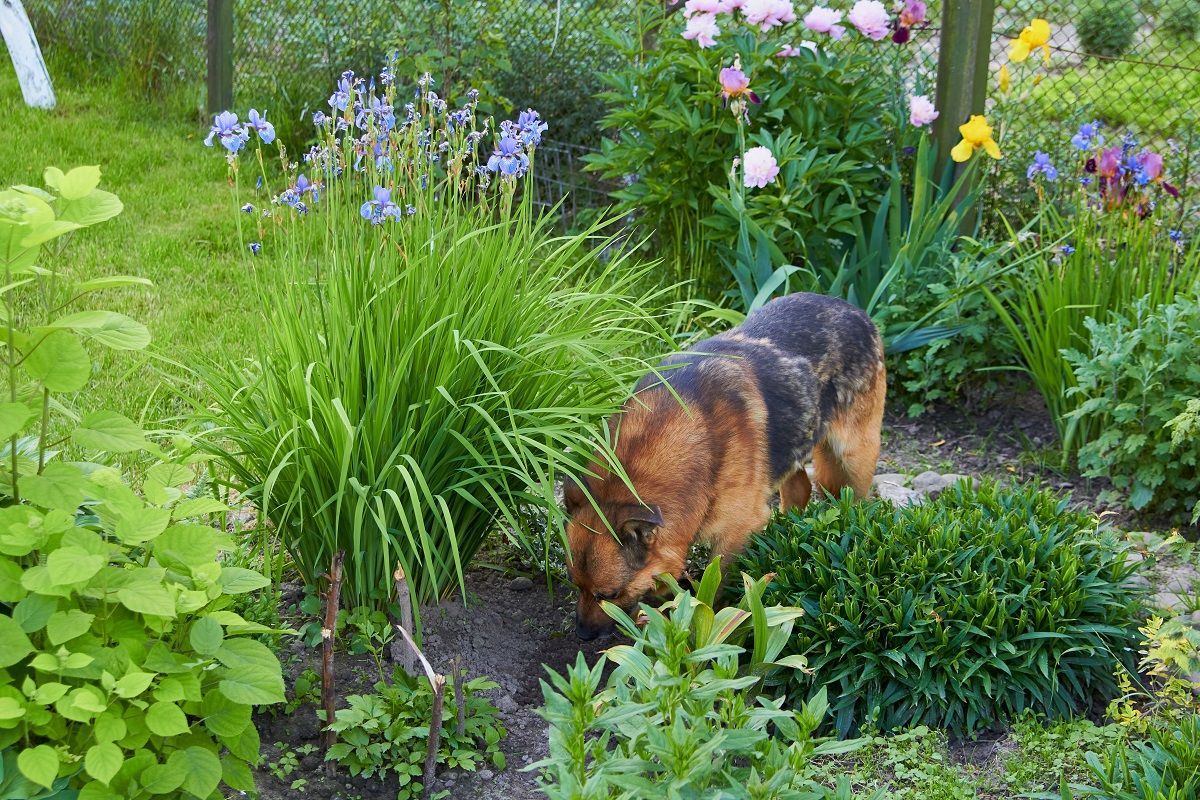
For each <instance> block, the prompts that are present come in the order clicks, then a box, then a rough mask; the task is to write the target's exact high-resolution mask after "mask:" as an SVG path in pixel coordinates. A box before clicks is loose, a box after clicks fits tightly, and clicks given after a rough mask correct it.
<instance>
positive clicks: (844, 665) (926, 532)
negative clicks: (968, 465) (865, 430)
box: [738, 482, 1138, 735]
mask: <svg viewBox="0 0 1200 800" xmlns="http://www.w3.org/2000/svg"><path fill="white" fill-rule="evenodd" d="M738 566H739V568H741V569H744V570H746V571H747V572H749V573H750V574H757V575H766V574H769V573H774V574H775V578H774V580H773V581H772V582H771V584H770V585H769V586H768V588H767V591H766V594H765V596H764V602H767V601H773V602H782V603H787V604H789V605H797V606H800V607H801V608H803V609H804V611H805V614H804V616H803V617H801V618H800V619H798V620H797V621H796V623H795V630H794V632H793V635H792V638H791V641H790V642H789V644H788V647H787V650H786V652H788V653H792V654H797V655H803V656H805V657H806V658H807V659H808V661H809V666H810V669H809V670H806V671H803V672H793V673H791V674H790V675H789V676H787V680H786V681H785V682H784V689H785V690H786V692H787V694H788V696H789V697H791V698H793V700H798V699H800V698H803V697H806V696H808V695H809V694H810V693H812V692H813V691H816V690H817V689H818V688H823V689H826V690H828V691H829V694H830V696H831V697H833V698H834V699H833V701H832V711H833V714H834V718H835V724H836V727H837V730H838V731H839V733H841V734H842V735H849V734H852V733H853V732H854V731H856V730H857V729H859V728H860V727H861V726H863V725H866V724H871V725H874V726H876V727H877V728H879V729H880V730H885V731H886V730H890V729H893V728H899V727H907V726H911V725H920V724H924V725H929V726H936V727H940V728H944V729H946V730H948V731H950V732H966V733H971V732H975V731H979V730H981V729H983V728H986V727H987V726H989V725H991V724H993V723H996V722H1001V721H1003V720H1005V719H1008V718H1010V717H1013V716H1015V715H1017V714H1019V713H1020V712H1022V711H1024V710H1026V709H1031V710H1034V711H1036V712H1038V713H1044V714H1046V715H1049V716H1051V717H1065V716H1068V715H1070V714H1072V713H1073V712H1075V711H1077V710H1078V709H1080V708H1081V707H1084V706H1085V705H1086V704H1087V703H1088V702H1089V701H1090V700H1091V699H1092V698H1093V697H1094V696H1095V695H1101V696H1111V695H1112V693H1113V691H1114V689H1115V684H1114V680H1113V675H1112V673H1113V669H1114V668H1115V667H1116V666H1117V665H1119V664H1121V663H1126V662H1130V660H1131V655H1130V654H1129V651H1128V649H1127V648H1128V647H1129V645H1130V644H1131V643H1132V642H1133V641H1134V639H1133V636H1134V633H1133V623H1134V619H1135V615H1136V613H1137V610H1138V590H1137V589H1135V588H1133V587H1131V586H1129V585H1128V584H1127V583H1126V581H1127V579H1128V578H1129V577H1130V576H1131V575H1132V573H1133V571H1134V570H1135V568H1136V567H1135V566H1133V565H1131V564H1128V563H1127V562H1126V560H1125V548H1124V547H1122V546H1121V545H1120V543H1119V542H1118V541H1117V539H1116V537H1115V536H1114V535H1113V534H1112V533H1110V532H1108V531H1105V530H1102V529H1099V530H1098V529H1097V527H1096V523H1095V521H1094V520H1093V519H1092V518H1091V517H1089V516H1088V515H1086V514H1083V513H1079V512H1073V511H1068V510H1067V501H1066V500H1060V499H1058V498H1056V497H1054V496H1053V495H1052V494H1050V493H1048V492H1040V491H1038V490H1037V489H1036V488H1033V487H1026V488H1020V489H1014V490H1005V489H1001V488H999V487H998V486H997V485H995V484H993V483H985V484H983V485H981V486H979V487H978V488H975V487H973V486H972V485H971V484H970V483H969V482H964V483H961V484H959V485H958V486H956V487H953V488H950V489H947V490H946V491H944V492H942V494H941V495H939V496H938V498H937V499H935V500H932V501H930V502H928V503H925V504H922V505H919V506H903V507H900V508H896V507H895V506H893V505H892V504H891V503H890V502H888V501H884V500H876V501H871V502H867V503H856V502H854V501H853V499H852V498H851V497H850V495H849V493H846V494H844V495H843V496H842V497H841V498H840V499H838V500H835V501H833V502H829V503H815V504H813V505H810V506H809V507H808V508H807V509H805V511H804V513H802V514H795V513H793V514H791V515H789V516H787V517H779V518H777V519H776V520H775V521H773V522H772V524H771V525H769V526H768V528H767V529H766V531H765V532H764V533H763V534H761V535H760V536H758V537H757V538H755V539H754V540H753V541H752V542H751V544H750V545H749V547H748V548H747V550H746V552H745V554H744V555H743V556H742V558H741V559H740V560H739V562H738Z"/></svg>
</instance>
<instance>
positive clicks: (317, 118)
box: [313, 111, 328, 128]
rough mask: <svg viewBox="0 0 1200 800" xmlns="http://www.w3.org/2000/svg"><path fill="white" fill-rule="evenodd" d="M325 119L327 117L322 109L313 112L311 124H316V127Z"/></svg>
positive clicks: (322, 123)
mask: <svg viewBox="0 0 1200 800" xmlns="http://www.w3.org/2000/svg"><path fill="white" fill-rule="evenodd" d="M326 119H328V118H327V117H326V116H325V112H324V111H314V112H313V125H316V126H317V127H318V128H319V127H321V126H322V125H324V124H325V120H326Z"/></svg>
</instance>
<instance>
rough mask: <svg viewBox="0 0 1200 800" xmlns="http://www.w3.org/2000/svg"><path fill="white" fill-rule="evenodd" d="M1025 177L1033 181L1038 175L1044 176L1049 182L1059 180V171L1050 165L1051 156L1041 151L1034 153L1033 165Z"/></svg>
mask: <svg viewBox="0 0 1200 800" xmlns="http://www.w3.org/2000/svg"><path fill="white" fill-rule="evenodd" d="M1025 175H1026V177H1027V178H1028V179H1029V180H1033V179H1034V178H1036V177H1037V176H1038V175H1044V176H1045V177H1046V180H1048V181H1056V180H1058V170H1057V169H1055V168H1054V165H1053V164H1051V163H1050V156H1049V155H1047V154H1046V153H1043V152H1042V151H1041V150H1039V151H1037V152H1036V153H1034V155H1033V163H1032V164H1030V165H1029V170H1028V171H1027V172H1026V173H1025Z"/></svg>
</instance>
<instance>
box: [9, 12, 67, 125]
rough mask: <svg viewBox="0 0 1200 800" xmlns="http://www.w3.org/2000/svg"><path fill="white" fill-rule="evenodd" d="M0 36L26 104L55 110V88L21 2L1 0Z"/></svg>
mask: <svg viewBox="0 0 1200 800" xmlns="http://www.w3.org/2000/svg"><path fill="white" fill-rule="evenodd" d="M0 33H2V34H4V43H5V44H6V45H8V52H9V54H10V55H11V56H12V62H13V66H14V67H16V68H17V82H18V83H20V84H21V94H23V95H24V96H25V104H26V105H28V106H32V107H34V108H54V87H53V86H51V85H50V73H49V72H48V71H47V70H46V62H45V61H43V60H42V49H41V48H40V47H38V43H37V37H36V36H35V35H34V33H33V26H32V25H30V24H29V17H28V16H26V14H25V7H24V6H22V5H21V0H0Z"/></svg>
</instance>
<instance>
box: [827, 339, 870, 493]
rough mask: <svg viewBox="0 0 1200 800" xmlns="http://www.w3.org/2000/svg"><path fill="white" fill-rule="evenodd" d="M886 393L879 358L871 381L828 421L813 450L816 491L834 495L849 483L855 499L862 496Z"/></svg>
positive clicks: (865, 487) (866, 487)
mask: <svg viewBox="0 0 1200 800" xmlns="http://www.w3.org/2000/svg"><path fill="white" fill-rule="evenodd" d="M886 393H887V374H886V372H885V370H884V366H883V362H882V361H881V362H880V363H879V369H878V371H877V372H876V373H875V377H874V379H873V380H872V381H871V385H870V386H869V387H868V388H867V390H866V391H864V392H863V393H862V394H860V395H859V396H858V397H857V398H855V400H854V403H853V404H852V405H851V406H850V407H849V408H847V409H846V410H845V411H844V412H842V413H841V414H840V415H838V416H837V417H836V418H834V419H833V420H831V421H830V424H829V429H828V430H827V431H826V434H825V439H824V440H823V441H822V442H821V443H820V444H818V445H817V447H816V450H814V451H813V465H814V467H815V477H816V482H817V486H818V488H819V490H820V491H823V492H828V493H829V494H832V495H837V494H839V493H840V492H841V491H842V489H844V488H845V487H847V486H849V487H850V488H851V489H853V490H854V494H855V495H856V496H857V497H858V499H860V500H862V499H864V498H866V496H867V493H868V492H869V491H870V490H871V480H872V478H874V476H875V467H876V465H877V464H878V462H879V449H880V433H881V431H882V429H883V404H884V398H885V395H886Z"/></svg>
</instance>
